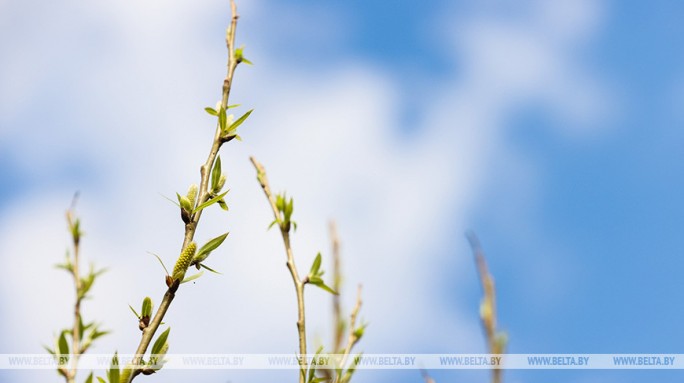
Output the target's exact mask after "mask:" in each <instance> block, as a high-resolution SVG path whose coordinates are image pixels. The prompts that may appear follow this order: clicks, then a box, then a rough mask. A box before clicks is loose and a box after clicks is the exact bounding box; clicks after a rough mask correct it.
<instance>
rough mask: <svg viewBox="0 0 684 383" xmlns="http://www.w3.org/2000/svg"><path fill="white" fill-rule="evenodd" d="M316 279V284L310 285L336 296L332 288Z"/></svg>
mask: <svg viewBox="0 0 684 383" xmlns="http://www.w3.org/2000/svg"><path fill="white" fill-rule="evenodd" d="M316 278H317V281H316V282H310V283H311V284H312V285H314V286H318V287H320V288H322V289H323V290H325V291H327V292H329V293H330V294H333V295H338V294H337V292H336V291H335V290H333V289H332V288H330V286H328V285H326V284H325V283H323V281H322V280H321V279H320V278H318V277H316Z"/></svg>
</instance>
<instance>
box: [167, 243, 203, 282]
mask: <svg viewBox="0 0 684 383" xmlns="http://www.w3.org/2000/svg"><path fill="white" fill-rule="evenodd" d="M196 250H197V244H195V242H190V243H189V244H188V246H186V247H185V249H183V251H181V253H180V256H179V257H178V260H177V261H176V265H175V266H174V267H173V279H175V280H180V281H182V280H183V278H185V271H186V270H188V267H189V266H190V262H191V261H192V257H193V256H194V255H195V251H196Z"/></svg>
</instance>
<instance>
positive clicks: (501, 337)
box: [466, 232, 507, 383]
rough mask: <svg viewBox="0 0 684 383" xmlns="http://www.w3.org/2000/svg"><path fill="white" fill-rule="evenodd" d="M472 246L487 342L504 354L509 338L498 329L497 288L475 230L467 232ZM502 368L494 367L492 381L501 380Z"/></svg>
mask: <svg viewBox="0 0 684 383" xmlns="http://www.w3.org/2000/svg"><path fill="white" fill-rule="evenodd" d="M466 236H467V237H468V241H469V242H470V247H471V249H472V251H473V255H474V256H475V264H476V266H477V271H478V274H479V277H480V282H481V284H482V291H483V294H484V297H483V298H482V302H481V303H480V319H481V320H482V327H483V328H484V332H485V336H486V337H487V344H488V348H489V353H490V354H503V353H504V352H505V348H506V343H507V338H506V334H505V333H504V332H499V331H498V330H497V323H496V318H497V316H496V288H495V285H494V278H493V277H492V275H491V274H490V273H489V269H488V267H487V260H486V259H485V256H484V252H483V251H482V247H481V246H480V241H479V240H478V239H477V236H476V235H475V234H474V233H473V232H469V233H467V234H466ZM501 371H502V370H501V369H499V368H494V369H492V382H493V383H500V382H501Z"/></svg>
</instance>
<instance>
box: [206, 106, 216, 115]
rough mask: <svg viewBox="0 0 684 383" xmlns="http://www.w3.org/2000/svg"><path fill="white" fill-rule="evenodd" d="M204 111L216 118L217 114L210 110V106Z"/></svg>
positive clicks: (212, 109) (214, 110)
mask: <svg viewBox="0 0 684 383" xmlns="http://www.w3.org/2000/svg"><path fill="white" fill-rule="evenodd" d="M204 110H205V111H206V112H207V113H209V114H211V115H212V116H218V112H217V111H216V109H214V108H212V107H210V106H207V107H206V108H204Z"/></svg>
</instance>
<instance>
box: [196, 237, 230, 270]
mask: <svg viewBox="0 0 684 383" xmlns="http://www.w3.org/2000/svg"><path fill="white" fill-rule="evenodd" d="M227 236H228V232H226V233H225V234H221V235H219V236H218V237H216V238H214V239H212V240H210V241H209V242H207V243H205V244H204V246H202V247H201V248H200V249H199V251H198V252H197V254H196V255H195V257H194V258H193V259H192V262H193V263H200V262H202V261H204V260H205V259H207V257H208V256H209V254H211V252H212V251H214V250H216V249H217V248H218V247H219V246H221V244H222V243H223V241H224V240H225V239H226V237H227Z"/></svg>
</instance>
